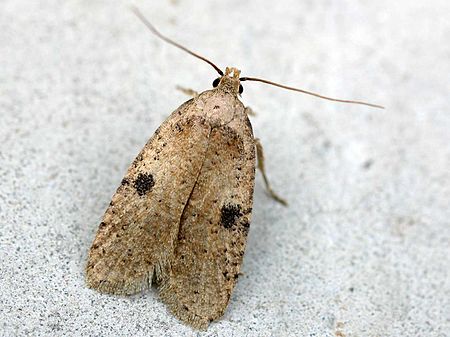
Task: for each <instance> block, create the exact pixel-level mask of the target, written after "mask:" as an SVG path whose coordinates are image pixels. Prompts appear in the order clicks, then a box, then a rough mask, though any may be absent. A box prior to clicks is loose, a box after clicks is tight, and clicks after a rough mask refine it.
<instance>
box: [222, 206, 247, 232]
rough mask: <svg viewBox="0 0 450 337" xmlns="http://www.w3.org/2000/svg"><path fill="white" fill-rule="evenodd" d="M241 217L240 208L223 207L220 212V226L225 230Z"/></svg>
mask: <svg viewBox="0 0 450 337" xmlns="http://www.w3.org/2000/svg"><path fill="white" fill-rule="evenodd" d="M241 216H242V213H241V206H239V205H232V204H228V205H224V206H222V210H221V216H220V224H221V225H222V226H223V227H225V228H231V227H233V226H234V225H235V224H236V222H237V220H238V219H239V218H240V217H241Z"/></svg>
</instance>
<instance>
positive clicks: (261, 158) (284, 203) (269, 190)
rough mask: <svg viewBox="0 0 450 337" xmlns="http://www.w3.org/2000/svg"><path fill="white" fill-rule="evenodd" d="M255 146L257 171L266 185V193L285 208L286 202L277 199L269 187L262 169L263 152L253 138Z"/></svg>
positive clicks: (257, 141)
mask: <svg viewBox="0 0 450 337" xmlns="http://www.w3.org/2000/svg"><path fill="white" fill-rule="evenodd" d="M255 145H256V156H257V157H258V169H259V170H260V171H261V173H262V176H263V179H264V184H265V185H266V190H267V193H269V195H270V196H271V197H272V198H273V199H274V200H275V201H278V202H279V203H280V204H282V205H283V206H287V204H288V203H287V201H286V200H284V199H283V198H281V197H279V196H278V195H277V194H276V193H275V192H274V191H273V190H272V187H270V183H269V179H267V175H266V169H265V167H264V152H263V148H262V145H261V142H260V141H259V139H258V138H255Z"/></svg>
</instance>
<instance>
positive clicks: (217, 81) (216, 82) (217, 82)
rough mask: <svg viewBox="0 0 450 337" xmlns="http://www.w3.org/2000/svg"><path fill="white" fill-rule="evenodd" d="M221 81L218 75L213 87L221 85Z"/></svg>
mask: <svg viewBox="0 0 450 337" xmlns="http://www.w3.org/2000/svg"><path fill="white" fill-rule="evenodd" d="M219 82H220V77H217V78H216V79H215V80H214V82H213V87H214V88H215V87H217V86H218V85H219Z"/></svg>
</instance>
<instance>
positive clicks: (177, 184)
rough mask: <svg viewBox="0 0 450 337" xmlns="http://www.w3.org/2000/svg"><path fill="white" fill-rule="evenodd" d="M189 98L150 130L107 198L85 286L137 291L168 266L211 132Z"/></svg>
mask: <svg viewBox="0 0 450 337" xmlns="http://www.w3.org/2000/svg"><path fill="white" fill-rule="evenodd" d="M191 102H192V100H191V101H188V102H186V103H185V104H184V105H182V106H181V107H180V108H178V110H176V111H175V112H174V113H173V114H172V115H171V116H170V117H169V118H168V119H167V120H166V121H165V122H164V123H163V124H162V125H161V126H160V128H159V129H158V130H157V131H156V132H155V134H154V135H153V137H152V138H151V139H150V140H149V141H148V142H147V144H146V145H145V146H144V148H143V149H142V151H141V152H140V153H139V155H138V156H137V158H136V159H135V161H134V162H133V163H132V165H131V166H130V167H129V169H128V171H127V173H126V175H125V177H124V179H123V180H122V183H121V185H120V186H119V188H118V189H117V191H116V193H115V194H114V196H113V197H112V201H111V203H110V205H109V207H108V209H107V210H106V213H105V215H104V217H103V220H102V222H101V224H100V227H99V229H98V232H97V234H96V237H95V240H94V242H93V244H92V247H91V249H90V251H89V257H88V263H87V267H86V281H87V285H88V286H89V287H90V288H94V289H97V290H98V291H100V292H105V293H113V294H132V293H136V292H139V291H141V290H143V289H145V288H148V287H149V285H150V283H151V281H152V277H153V275H154V273H156V276H157V277H159V276H160V275H161V272H162V270H163V269H164V268H167V266H168V263H169V261H170V259H171V257H172V256H171V254H172V253H173V247H174V242H175V241H176V238H177V234H178V229H179V223H180V218H181V216H182V213H183V210H184V208H185V205H186V202H187V200H188V199H189V195H190V193H191V191H192V189H193V187H194V184H195V182H196V178H197V176H198V173H199V172H200V169H201V165H202V162H203V159H204V156H205V152H206V149H207V146H208V137H209V133H210V126H209V125H207V124H206V123H205V121H204V119H202V118H201V117H199V116H198V115H197V114H198V113H197V112H196V110H195V107H194V106H193V104H192V103H191Z"/></svg>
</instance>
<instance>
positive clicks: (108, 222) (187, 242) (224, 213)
mask: <svg viewBox="0 0 450 337" xmlns="http://www.w3.org/2000/svg"><path fill="white" fill-rule="evenodd" d="M224 95H229V94H228V93H224V92H221V91H217V90H212V91H206V92H204V93H202V94H201V95H200V96H198V97H197V98H196V99H194V100H190V101H188V102H186V103H185V104H183V105H182V106H181V107H180V108H179V109H178V110H176V111H175V112H174V113H173V114H172V115H171V116H170V117H169V118H168V119H167V120H166V121H165V122H164V123H163V124H162V125H161V127H160V128H159V129H158V130H157V132H156V133H155V135H154V136H153V137H152V138H151V139H150V140H149V142H148V143H147V144H146V145H145V147H144V148H143V150H142V151H141V153H140V154H139V155H138V157H137V158H136V160H135V161H134V163H133V164H132V165H131V167H130V168H129V170H128V172H127V174H126V176H125V178H124V179H123V181H122V184H121V186H120V187H119V188H118V190H117V192H116V194H115V195H114V196H113V199H112V202H111V205H110V206H109V207H108V209H107V211H106V213H105V216H104V218H103V221H102V223H101V224H100V228H99V230H98V233H97V236H96V238H95V240H94V243H93V245H92V248H91V250H90V253H89V259H88V265H87V283H88V285H89V286H90V287H92V288H95V289H97V290H99V291H101V292H106V293H114V294H132V293H135V292H138V291H141V290H143V289H145V288H147V287H148V286H149V284H150V283H151V281H152V278H155V279H156V280H157V283H158V285H159V290H160V295H161V298H162V300H163V301H164V302H165V303H166V304H167V305H168V307H169V308H170V309H171V311H172V312H173V313H174V314H175V315H176V316H177V317H178V318H179V319H181V320H182V321H184V322H186V323H188V324H190V325H191V326H193V327H195V328H200V329H204V328H206V327H207V326H208V324H209V322H210V321H212V320H214V319H216V318H219V317H220V316H222V315H223V313H224V311H225V309H226V307H227V304H228V301H229V299H230V296H231V292H232V290H233V287H234V285H235V283H236V280H237V277H238V274H239V269H240V265H241V263H242V258H243V255H244V250H245V244H246V238H247V234H248V230H249V226H250V220H251V211H252V202H253V187H254V175H255V146H254V139H253V133H252V128H251V125H250V122H249V120H248V117H247V115H246V114H245V112H244V107H243V105H242V103H241V102H240V101H239V100H238V99H237V97H229V96H227V97H225V98H226V99H225V100H224V97H223V96H224Z"/></svg>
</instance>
